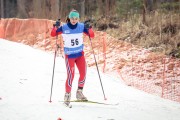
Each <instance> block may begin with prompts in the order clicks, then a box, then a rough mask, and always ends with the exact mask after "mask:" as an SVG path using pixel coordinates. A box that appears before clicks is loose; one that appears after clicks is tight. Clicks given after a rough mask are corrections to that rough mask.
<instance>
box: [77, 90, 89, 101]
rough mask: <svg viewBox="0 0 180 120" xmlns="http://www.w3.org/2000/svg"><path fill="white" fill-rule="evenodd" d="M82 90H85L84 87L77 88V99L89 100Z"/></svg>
mask: <svg viewBox="0 0 180 120" xmlns="http://www.w3.org/2000/svg"><path fill="white" fill-rule="evenodd" d="M82 91H83V90H82V89H78V90H77V92H76V98H77V100H79V101H88V100H87V98H86V97H85V96H84V95H83V93H82Z"/></svg>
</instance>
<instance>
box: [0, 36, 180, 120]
mask: <svg viewBox="0 0 180 120" xmlns="http://www.w3.org/2000/svg"><path fill="white" fill-rule="evenodd" d="M53 57H54V54H52V53H46V52H44V51H41V50H37V49H33V48H31V47H29V46H26V45H23V44H20V43H14V42H10V41H6V40H2V39H0V119H1V120H11V119H13V120H57V118H59V117H60V118H62V119H63V120H179V118H180V104H179V103H176V102H173V101H169V100H165V99H161V98H159V97H157V96H153V95H150V94H147V93H144V92H142V91H139V90H136V89H134V88H131V87H128V86H125V85H124V84H123V82H121V81H120V80H119V79H117V78H115V77H113V76H111V75H105V74H102V73H101V77H102V83H103V85H104V90H105V95H106V97H107V100H106V101H105V100H104V97H103V93H102V89H101V86H100V82H99V78H98V75H97V71H96V69H95V70H94V69H91V68H88V73H87V79H86V85H85V88H84V94H85V95H86V97H87V98H88V99H89V100H94V101H99V102H106V103H119V104H118V105H116V106H111V105H99V104H88V103H72V105H73V107H72V108H66V107H65V106H64V105H63V104H62V103H61V102H59V101H60V100H63V97H64V89H65V88H64V84H65V79H66V70H65V64H64V59H62V58H61V57H57V59H56V63H57V64H56V69H55V77H54V87H53V96H52V103H49V96H50V86H51V77H52V66H53ZM76 72H77V69H76ZM77 79H78V73H76V75H75V79H74V82H73V89H72V99H75V92H76V89H77Z"/></svg>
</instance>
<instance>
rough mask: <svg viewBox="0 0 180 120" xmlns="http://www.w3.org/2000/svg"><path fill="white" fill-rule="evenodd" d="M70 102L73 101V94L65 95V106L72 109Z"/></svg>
mask: <svg viewBox="0 0 180 120" xmlns="http://www.w3.org/2000/svg"><path fill="white" fill-rule="evenodd" d="M70 100H71V93H65V95H64V105H65V106H67V107H71V105H70Z"/></svg>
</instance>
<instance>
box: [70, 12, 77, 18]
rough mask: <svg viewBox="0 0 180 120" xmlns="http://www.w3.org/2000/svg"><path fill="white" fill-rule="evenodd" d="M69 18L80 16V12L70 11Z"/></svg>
mask: <svg viewBox="0 0 180 120" xmlns="http://www.w3.org/2000/svg"><path fill="white" fill-rule="evenodd" d="M69 18H79V13H78V12H75V11H72V12H70V13H69Z"/></svg>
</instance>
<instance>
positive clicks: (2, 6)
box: [1, 0, 4, 18]
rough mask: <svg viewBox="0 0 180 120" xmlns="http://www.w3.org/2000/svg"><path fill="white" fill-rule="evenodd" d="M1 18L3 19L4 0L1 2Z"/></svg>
mask: <svg viewBox="0 0 180 120" xmlns="http://www.w3.org/2000/svg"><path fill="white" fill-rule="evenodd" d="M1 18H4V0H1Z"/></svg>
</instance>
